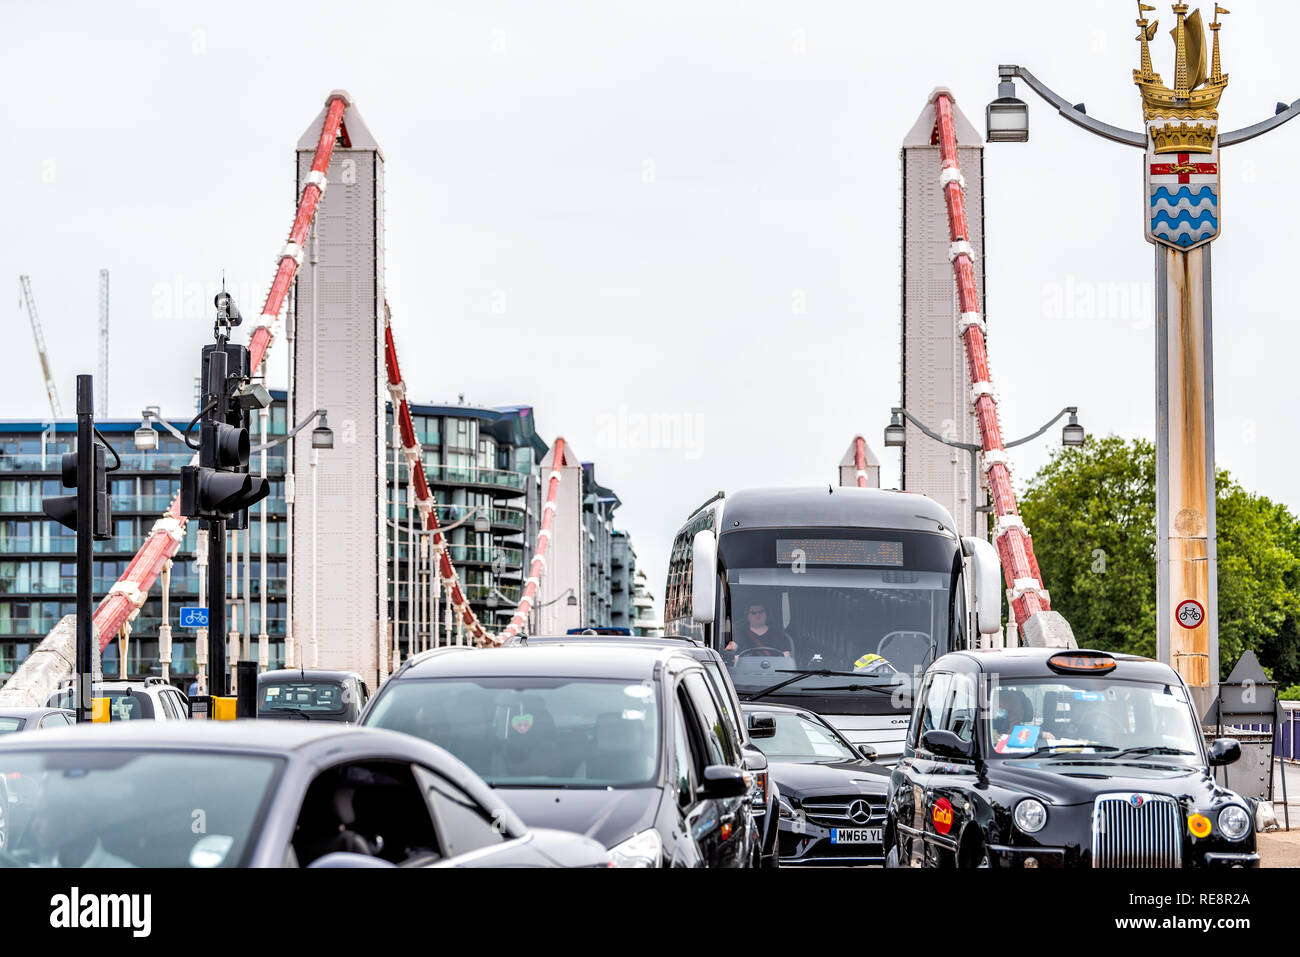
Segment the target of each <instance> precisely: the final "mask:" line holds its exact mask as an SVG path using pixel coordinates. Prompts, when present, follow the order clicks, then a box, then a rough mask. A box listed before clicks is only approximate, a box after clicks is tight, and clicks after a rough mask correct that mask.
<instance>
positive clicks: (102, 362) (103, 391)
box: [95, 269, 108, 419]
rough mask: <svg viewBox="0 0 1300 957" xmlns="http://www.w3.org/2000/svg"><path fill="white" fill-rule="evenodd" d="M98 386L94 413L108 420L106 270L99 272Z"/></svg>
mask: <svg viewBox="0 0 1300 957" xmlns="http://www.w3.org/2000/svg"><path fill="white" fill-rule="evenodd" d="M96 385H97V386H99V388H98V389H96V390H95V391H97V392H98V393H99V395H98V396H96V401H95V406H96V409H95V412H96V414H97V415H98V416H99V417H100V418H101V419H106V418H108V270H107V269H101V270H100V271H99V381H98V382H97V383H96Z"/></svg>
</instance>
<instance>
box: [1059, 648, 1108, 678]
mask: <svg viewBox="0 0 1300 957" xmlns="http://www.w3.org/2000/svg"><path fill="white" fill-rule="evenodd" d="M1047 666H1048V667H1049V668H1051V669H1052V670H1053V671H1069V672H1074V673H1080V672H1082V673H1084V674H1102V673H1104V672H1107V671H1112V670H1114V668H1115V659H1114V658H1113V657H1111V656H1110V655H1108V654H1106V653H1105V652H1104V651H1068V652H1062V653H1061V654H1059V655H1052V657H1050V658H1048V659H1047Z"/></svg>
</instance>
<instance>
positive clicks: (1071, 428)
mask: <svg viewBox="0 0 1300 957" xmlns="http://www.w3.org/2000/svg"><path fill="white" fill-rule="evenodd" d="M1084 438H1085V433H1084V431H1083V426H1081V425H1080V424H1079V416H1078V414H1077V413H1076V412H1075V410H1074V409H1070V421H1068V422H1066V423H1065V425H1063V426H1061V444H1062V445H1065V446H1070V447H1072V448H1078V447H1079V446H1081V445H1083V440H1084Z"/></svg>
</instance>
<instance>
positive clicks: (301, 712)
mask: <svg viewBox="0 0 1300 957" xmlns="http://www.w3.org/2000/svg"><path fill="white" fill-rule="evenodd" d="M276 711H288V712H289V713H290V714H297V715H301V716H302V717H304V718H306V719H307V720H308V721H310V720H311V715H310V714H308V713H307V712H306V711H304V710H303V709H302V708H272V709H271V712H270V713H274V712H276Z"/></svg>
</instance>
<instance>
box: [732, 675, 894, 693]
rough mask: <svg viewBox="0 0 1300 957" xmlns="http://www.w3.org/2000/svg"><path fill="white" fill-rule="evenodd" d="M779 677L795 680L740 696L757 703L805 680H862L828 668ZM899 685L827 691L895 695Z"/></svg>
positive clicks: (853, 687)
mask: <svg viewBox="0 0 1300 957" xmlns="http://www.w3.org/2000/svg"><path fill="white" fill-rule="evenodd" d="M775 673H776V674H778V675H794V677H793V678H786V679H785V680H784V681H778V682H777V683H776V684H774V685H772V686H771V687H768V688H764V689H762V690H761V691H754V692H750V693H748V694H742V695H741V696H740V700H741V701H757V700H758V699H759V698H765V697H767V696H768V695H770V694H773V693H774V692H777V691H780V690H781V689H782V688H784V687H785V686H786V685H792V684H794V683H795V682H796V681H799V680H801V679H803V678H812V677H817V678H861V677H862V673H861V672H858V671H830V670H828V669H826V668H807V669H805V670H803V671H783V670H777V671H776V672H775ZM896 687H897V685H894V684H892V683H891V684H890V685H889V687H887V688H881V687H880V686H878V685H851V686H848V687H847V688H841V687H837V688H826V689H824V690H826V691H843V690H849V691H875V692H878V693H880V694H893V692H894V689H895V688H896Z"/></svg>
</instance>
